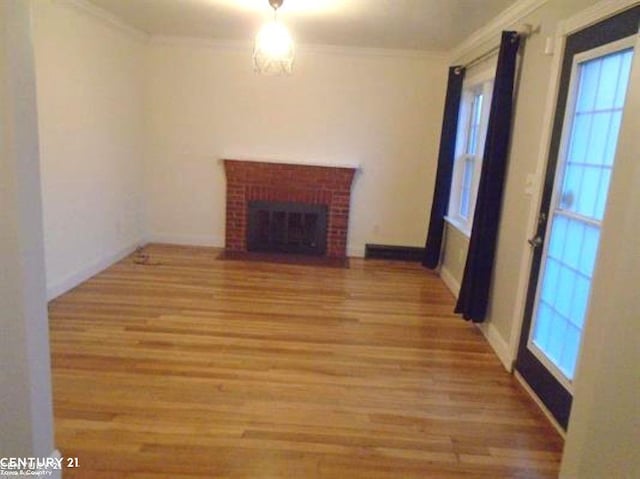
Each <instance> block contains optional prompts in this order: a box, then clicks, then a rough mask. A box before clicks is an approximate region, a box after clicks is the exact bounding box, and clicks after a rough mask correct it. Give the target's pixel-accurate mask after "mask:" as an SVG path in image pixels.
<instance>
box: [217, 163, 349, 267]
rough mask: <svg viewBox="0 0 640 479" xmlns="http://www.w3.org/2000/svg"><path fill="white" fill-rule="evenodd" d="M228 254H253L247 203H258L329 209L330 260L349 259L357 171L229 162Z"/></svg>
mask: <svg viewBox="0 0 640 479" xmlns="http://www.w3.org/2000/svg"><path fill="white" fill-rule="evenodd" d="M224 168H225V172H226V175H227V219H226V237H225V247H226V249H227V251H246V250H247V204H248V202H249V201H253V200H266V201H291V202H299V203H307V204H320V205H327V207H328V210H329V218H328V228H327V253H326V255H327V256H328V257H332V258H344V257H346V255H347V228H348V226H349V204H350V200H351V182H352V180H353V175H354V173H355V168H347V167H332V166H313V165H293V164H286V163H264V162H257V161H244V160H224Z"/></svg>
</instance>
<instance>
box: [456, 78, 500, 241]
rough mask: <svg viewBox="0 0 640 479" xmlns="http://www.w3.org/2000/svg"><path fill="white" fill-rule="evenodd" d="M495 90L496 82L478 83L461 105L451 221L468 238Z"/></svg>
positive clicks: (470, 86)
mask: <svg viewBox="0 0 640 479" xmlns="http://www.w3.org/2000/svg"><path fill="white" fill-rule="evenodd" d="M485 77H486V75H485ZM492 90H493V80H489V79H486V78H485V79H484V80H482V79H476V81H471V82H469V84H468V85H467V86H465V88H464V90H463V92H462V99H461V101H460V113H459V118H458V133H457V140H456V156H455V164H454V167H453V180H452V185H451V197H450V199H449V213H448V217H447V219H448V220H449V222H450V223H452V224H453V225H454V226H456V227H457V228H458V229H459V230H461V231H462V232H463V233H465V234H467V235H469V234H470V233H471V225H472V223H473V212H474V209H475V205H476V196H477V193H478V183H479V179H480V169H481V166H482V155H483V152H484V141H485V137H486V134H487V122H488V119H489V105H490V104H491V92H492Z"/></svg>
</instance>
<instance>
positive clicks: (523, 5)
mask: <svg viewBox="0 0 640 479" xmlns="http://www.w3.org/2000/svg"><path fill="white" fill-rule="evenodd" d="M548 1H549V0H518V1H517V2H515V3H514V4H513V5H511V6H510V7H508V8H507V9H506V10H504V11H503V12H502V13H500V14H499V15H498V16H497V17H495V18H494V19H493V20H491V21H490V22H489V23H487V24H486V25H485V26H484V27H482V28H480V29H479V30H476V31H475V32H474V33H472V34H471V35H470V36H469V37H467V39H466V40H464V41H463V42H462V43H461V44H459V45H458V46H457V47H455V48H453V49H452V50H451V54H450V55H449V58H450V59H451V60H452V63H455V62H458V61H460V60H461V59H462V58H464V57H465V56H466V55H469V54H471V53H473V52H474V51H476V50H477V48H478V45H482V44H484V43H487V42H490V41H491V40H493V39H494V38H496V37H499V35H500V32H501V31H502V30H505V29H508V28H513V26H514V25H515V24H517V23H518V22H520V21H522V20H523V19H524V18H525V17H526V16H527V15H529V14H530V13H532V12H534V11H536V10H537V9H539V8H540V7H542V6H543V5H544V4H545V3H547V2H548Z"/></svg>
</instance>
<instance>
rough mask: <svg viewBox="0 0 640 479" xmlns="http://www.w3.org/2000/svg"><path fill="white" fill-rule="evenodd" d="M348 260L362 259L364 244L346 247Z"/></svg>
mask: <svg viewBox="0 0 640 479" xmlns="http://www.w3.org/2000/svg"><path fill="white" fill-rule="evenodd" d="M347 256H348V257H349V258H364V244H355V245H347Z"/></svg>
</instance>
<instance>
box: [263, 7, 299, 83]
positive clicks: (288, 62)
mask: <svg viewBox="0 0 640 479" xmlns="http://www.w3.org/2000/svg"><path fill="white" fill-rule="evenodd" d="M283 1H284V0H269V5H271V8H273V20H272V21H271V22H269V23H267V24H265V25H264V26H263V27H262V28H261V29H260V31H259V32H258V34H257V35H256V41H255V46H254V49H253V67H254V70H255V71H256V72H258V73H264V74H271V75H279V74H290V73H291V71H292V69H293V59H294V55H295V53H294V48H293V41H292V39H291V35H290V34H289V31H288V30H287V28H286V27H285V26H284V25H283V24H282V23H280V22H279V21H278V9H279V8H280V7H281V6H282V3H283Z"/></svg>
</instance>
